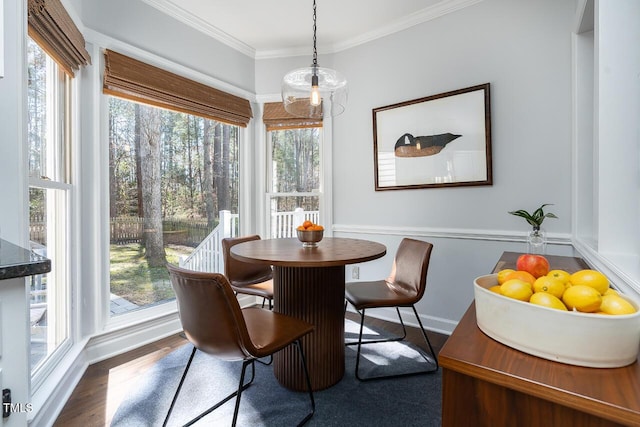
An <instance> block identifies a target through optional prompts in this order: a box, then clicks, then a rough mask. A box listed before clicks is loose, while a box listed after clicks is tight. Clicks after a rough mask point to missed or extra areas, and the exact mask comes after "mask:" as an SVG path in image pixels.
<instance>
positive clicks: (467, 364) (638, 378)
mask: <svg viewBox="0 0 640 427" xmlns="http://www.w3.org/2000/svg"><path fill="white" fill-rule="evenodd" d="M518 255H519V254H517V253H513V252H505V253H504V254H503V256H502V258H501V259H500V261H499V262H498V264H497V265H496V267H495V270H494V271H498V270H500V269H502V268H514V266H515V260H516V259H517V256H518ZM547 258H548V259H549V262H550V263H551V265H552V268H559V269H565V270H567V271H576V270H579V269H582V268H588V267H587V266H586V264H585V263H584V261H583V260H582V259H579V258H572V257H557V256H548V257H547ZM550 333H553V331H550ZM593 345H598V340H597V337H594V343H593ZM439 361H440V366H441V367H442V369H443V384H442V425H443V427H459V426H486V427H501V426H504V427H513V426H518V427H528V426H530V427H534V426H536V427H537V426H545V427H547V426H549V427H551V426H558V427H571V426H575V427H596V426H597V427H604V426H620V425H624V426H640V364H639V363H638V361H636V362H635V363H633V364H631V365H629V366H626V367H622V368H615V369H600V368H585V367H580V366H572V365H567V364H563V363H558V362H553V361H550V360H545V359H541V358H539V357H535V356H531V355H528V354H526V353H523V352H520V351H518V350H514V349H512V348H510V347H508V346H505V345H503V344H501V343H499V342H497V341H495V340H493V339H491V338H489V337H488V336H486V335H485V334H484V333H483V332H482V331H480V329H479V328H478V326H477V324H476V312H475V305H474V304H471V306H470V307H469V309H468V310H467V312H466V313H465V315H464V316H463V318H462V320H461V321H460V323H459V324H458V326H457V327H456V329H455V330H454V332H453V334H452V335H451V337H450V338H449V339H448V340H447V342H446V344H445V345H444V347H443V348H442V351H441V352H440V354H439Z"/></svg>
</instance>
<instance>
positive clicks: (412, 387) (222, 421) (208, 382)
mask: <svg viewBox="0 0 640 427" xmlns="http://www.w3.org/2000/svg"><path fill="white" fill-rule="evenodd" d="M358 328H359V326H358V325H357V324H356V323H354V322H351V321H349V320H347V321H346V323H345V335H346V339H347V340H348V341H350V340H353V339H357V332H358ZM379 333H380V332H379V331H374V330H371V329H366V330H365V334H366V335H367V338H369V339H371V338H379V337H380V335H379ZM192 348H193V347H192V346H191V344H188V345H185V346H184V347H181V348H179V349H178V350H176V351H174V352H173V353H171V354H169V355H167V356H166V357H164V358H163V359H161V360H160V361H158V362H157V363H156V365H155V366H154V367H152V368H151V369H150V370H149V371H147V372H146V373H145V374H144V375H143V377H142V378H141V380H140V382H139V383H138V384H137V385H136V387H135V388H134V389H132V390H130V391H129V394H128V396H126V397H125V399H124V400H123V403H122V404H121V405H120V407H119V408H118V410H117V412H116V414H115V416H114V418H113V422H112V424H111V425H112V426H114V427H115V426H117V427H138V426H140V427H142V426H161V425H162V422H163V420H164V417H165V415H166V413H167V410H168V409H169V405H170V403H171V399H172V398H173V394H174V393H175V390H176V387H177V385H178V382H179V380H180V376H181V375H182V372H183V370H184V367H185V365H186V363H187V360H188V358H189V354H190V353H191V350H192ZM356 348H357V347H356V346H347V347H346V349H345V353H346V361H345V375H344V377H343V379H342V380H341V381H340V382H339V383H338V384H336V385H335V386H333V387H331V388H329V389H327V390H321V391H317V392H315V400H316V413H315V415H314V416H313V418H312V419H311V420H310V421H309V422H308V423H307V424H306V425H308V426H323V427H324V426H422V427H429V426H440V423H441V379H442V376H441V370H438V372H436V373H433V374H427V375H419V376H410V377H402V378H393V379H384V380H376V381H370V382H360V381H358V380H357V379H356V378H355V375H354V368H355V356H356ZM365 349H366V350H365ZM363 355H364V356H365V357H364V358H363V359H361V362H360V368H361V374H364V375H367V376H368V375H371V374H374V375H379V374H380V373H390V372H392V371H402V372H406V371H407V370H415V369H424V368H425V367H426V362H425V361H424V360H423V359H422V358H421V357H420V355H419V354H418V353H417V351H416V350H415V349H414V348H413V347H411V346H410V345H407V344H406V343H398V342H394V343H385V344H374V345H369V346H363ZM241 366H242V364H241V363H229V362H223V361H220V360H218V359H216V358H214V357H211V356H208V355H206V354H204V353H202V352H196V356H195V358H194V361H193V363H192V365H191V368H190V370H189V374H188V375H187V378H186V380H185V383H184V385H183V388H182V391H181V392H180V396H179V398H178V401H177V402H176V406H175V407H174V410H173V413H172V414H171V419H170V420H169V425H170V426H177V425H182V424H184V423H185V422H187V421H188V420H190V419H191V418H193V417H195V416H197V415H198V414H199V413H200V412H202V411H203V410H205V409H207V408H208V407H210V406H211V405H213V404H214V403H215V402H217V401H218V400H220V398H222V397H224V396H226V395H228V394H229V393H231V392H232V391H234V390H235V389H236V388H237V384H238V380H239V378H240V370H241ZM247 374H248V375H249V374H250V368H249V369H248V370H247ZM234 404H235V399H232V400H231V401H229V402H227V403H225V404H224V405H223V406H221V407H220V408H218V409H217V410H215V411H214V412H212V413H211V414H209V415H207V416H206V417H204V418H203V419H202V420H200V421H199V422H198V423H196V426H227V425H231V419H232V416H233V409H234ZM309 408H310V405H309V397H308V394H306V393H300V392H294V391H291V390H288V389H286V388H284V387H282V386H281V385H280V384H279V383H278V381H277V380H276V379H275V377H274V375H273V368H272V366H265V365H263V364H260V363H256V377H255V380H254V382H253V385H251V386H250V387H249V388H248V389H246V390H245V391H244V392H243V393H242V399H241V403H240V414H239V416H238V423H237V425H238V426H295V425H297V423H298V422H299V421H300V420H301V419H302V418H303V417H304V416H305V415H306V414H307V413H308V411H309Z"/></svg>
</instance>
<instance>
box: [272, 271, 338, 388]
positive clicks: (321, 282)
mask: <svg viewBox="0 0 640 427" xmlns="http://www.w3.org/2000/svg"><path fill="white" fill-rule="evenodd" d="M344 277H345V276H344V266H338V267H320V268H313V267H311V268H297V267H275V269H274V289H273V292H274V302H275V304H274V310H275V311H276V312H278V313H284V314H287V315H290V316H294V317H297V318H299V319H303V320H306V321H307V322H309V323H312V324H313V325H315V330H314V331H313V332H312V333H311V334H309V335H307V336H306V337H304V338H303V339H302V348H303V349H304V353H305V355H306V357H307V368H308V369H309V376H310V377H311V384H312V388H313V389H314V390H322V389H325V388H327V387H331V386H332V385H334V384H336V383H337V382H339V381H340V380H341V379H342V376H343V375H344ZM301 285H302V286H301ZM283 295H287V298H283ZM299 357H300V356H299V354H298V351H297V350H296V349H295V347H292V346H289V347H287V348H285V349H284V350H282V351H279V352H278V353H276V354H275V355H274V367H273V369H274V374H275V376H276V378H277V379H278V381H279V382H280V383H281V384H282V385H283V386H285V387H287V388H290V389H292V390H299V391H305V390H306V389H307V385H306V384H305V381H304V373H303V371H302V366H301V365H300V361H299Z"/></svg>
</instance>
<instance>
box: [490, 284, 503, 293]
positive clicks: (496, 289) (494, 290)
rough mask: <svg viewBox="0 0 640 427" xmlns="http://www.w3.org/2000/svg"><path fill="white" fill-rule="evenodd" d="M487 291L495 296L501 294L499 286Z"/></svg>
mask: <svg viewBox="0 0 640 427" xmlns="http://www.w3.org/2000/svg"><path fill="white" fill-rule="evenodd" d="M489 290H490V291H491V292H495V293H496V294H502V292H500V285H495V286H492V287H490V288H489Z"/></svg>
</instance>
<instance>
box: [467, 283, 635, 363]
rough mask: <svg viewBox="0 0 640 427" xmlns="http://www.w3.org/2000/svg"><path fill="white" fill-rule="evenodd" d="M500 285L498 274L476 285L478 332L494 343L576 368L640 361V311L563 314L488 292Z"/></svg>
mask: <svg viewBox="0 0 640 427" xmlns="http://www.w3.org/2000/svg"><path fill="white" fill-rule="evenodd" d="M497 284H498V276H497V274H490V275H487V276H480V277H478V278H477V279H476V280H475V281H474V294H475V299H476V317H477V322H478V327H479V328H480V330H481V331H482V332H484V333H485V334H487V335H488V336H490V337H491V338H493V339H494V340H496V341H498V342H501V343H502V344H505V345H508V346H509V347H513V348H515V349H517V350H520V351H523V352H525V353H528V354H532V355H534V356H538V357H542V358H544V359H549V360H554V361H556V362H562V363H568V364H571V365H578V366H588V367H592V368H617V367H621V366H626V365H630V364H631V363H633V362H635V361H636V359H637V357H638V350H639V349H640V311H637V312H636V313H633V314H625V315H617V316H610V315H599V314H591V313H580V312H575V311H561V310H556V309H552V308H547V307H542V306H539V305H535V304H530V303H528V302H522V301H518V300H515V299H513V298H508V297H505V296H502V295H499V294H497V293H495V292H492V291H490V290H489V288H490V287H491V286H494V285H497ZM623 297H624V298H625V299H626V300H628V301H629V302H630V303H631V304H633V306H634V307H635V308H636V310H638V308H639V307H640V303H639V302H638V301H636V300H635V299H633V298H630V297H629V296H628V295H623Z"/></svg>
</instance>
